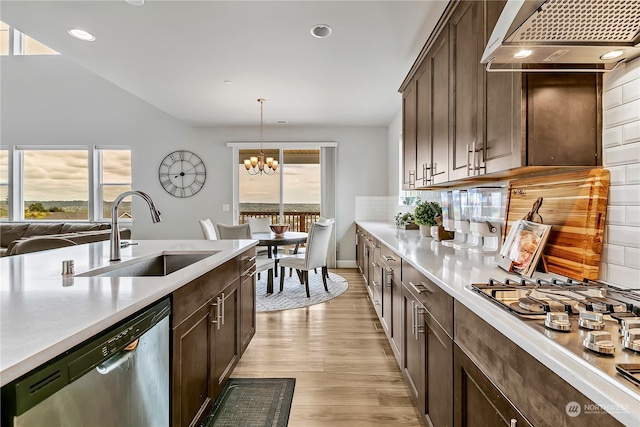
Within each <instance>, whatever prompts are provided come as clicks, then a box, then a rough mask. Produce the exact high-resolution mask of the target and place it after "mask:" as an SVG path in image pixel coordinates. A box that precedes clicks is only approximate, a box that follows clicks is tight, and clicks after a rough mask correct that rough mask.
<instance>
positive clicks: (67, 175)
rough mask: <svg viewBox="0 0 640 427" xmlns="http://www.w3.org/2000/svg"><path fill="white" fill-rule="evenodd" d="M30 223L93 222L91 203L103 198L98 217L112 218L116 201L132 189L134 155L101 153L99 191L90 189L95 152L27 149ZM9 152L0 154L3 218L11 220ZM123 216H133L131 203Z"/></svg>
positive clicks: (26, 209) (25, 190)
mask: <svg viewBox="0 0 640 427" xmlns="http://www.w3.org/2000/svg"><path fill="white" fill-rule="evenodd" d="M21 153H22V159H23V166H22V169H23V174H22V175H23V178H22V193H23V200H24V219H25V220H29V221H33V220H53V221H57V220H85V221H86V220H89V219H90V218H89V204H90V200H92V198H94V197H100V196H101V197H102V210H103V212H96V214H95V216H96V218H92V219H108V218H110V217H111V207H112V205H113V201H114V200H115V198H116V196H117V195H118V194H120V193H121V192H123V191H126V190H130V189H131V150H122V149H117V150H108V149H98V150H96V151H95V155H96V158H97V159H98V162H97V167H98V168H99V169H100V179H99V182H98V183H97V187H98V190H99V191H98V192H97V194H95V193H96V192H94V191H91V192H90V189H89V171H90V168H89V151H88V150H87V149H78V150H55V149H51V150H22V151H21ZM8 177H9V173H8V150H0V196H1V197H2V199H1V200H0V218H4V219H8V218H9V206H8V200H9V191H8V189H9V188H8V179H9V178H8ZM118 213H119V214H120V216H125V217H127V216H128V217H130V216H131V202H130V200H125V201H123V202H122V204H121V205H120V209H119V212H118Z"/></svg>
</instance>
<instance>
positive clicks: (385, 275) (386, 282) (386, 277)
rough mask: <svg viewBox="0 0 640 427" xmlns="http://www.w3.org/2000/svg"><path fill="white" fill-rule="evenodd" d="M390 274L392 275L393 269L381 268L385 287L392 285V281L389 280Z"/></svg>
mask: <svg viewBox="0 0 640 427" xmlns="http://www.w3.org/2000/svg"><path fill="white" fill-rule="evenodd" d="M392 276H393V269H391V268H383V269H382V281H383V283H384V285H385V286H386V287H387V288H391V287H392V286H393V281H392V280H391V277H392Z"/></svg>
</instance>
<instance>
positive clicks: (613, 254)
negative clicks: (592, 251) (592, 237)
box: [600, 243, 625, 265]
mask: <svg viewBox="0 0 640 427" xmlns="http://www.w3.org/2000/svg"><path fill="white" fill-rule="evenodd" d="M624 250H625V248H624V246H618V245H610V244H607V243H605V244H603V245H602V254H600V260H601V261H604V262H607V263H609V264H618V265H625V263H624V253H625V252H624Z"/></svg>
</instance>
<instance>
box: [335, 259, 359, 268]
mask: <svg viewBox="0 0 640 427" xmlns="http://www.w3.org/2000/svg"><path fill="white" fill-rule="evenodd" d="M336 266H337V268H358V264H357V263H356V261H355V260H338V261H336Z"/></svg>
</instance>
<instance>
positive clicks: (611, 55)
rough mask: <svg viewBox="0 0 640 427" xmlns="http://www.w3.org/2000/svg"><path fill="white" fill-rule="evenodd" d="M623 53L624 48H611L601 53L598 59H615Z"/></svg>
mask: <svg viewBox="0 0 640 427" xmlns="http://www.w3.org/2000/svg"><path fill="white" fill-rule="evenodd" d="M623 53H624V50H612V51H610V52H607V53H605V54H604V55H602V56H601V57H600V59H604V60H607V59H616V58H617V57H619V56H622V54H623Z"/></svg>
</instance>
